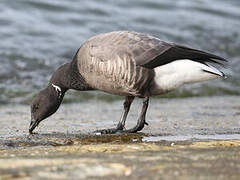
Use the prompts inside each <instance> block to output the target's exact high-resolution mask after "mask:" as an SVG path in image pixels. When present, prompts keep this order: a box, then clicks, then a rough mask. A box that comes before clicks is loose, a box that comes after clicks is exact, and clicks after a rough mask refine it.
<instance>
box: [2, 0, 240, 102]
mask: <svg viewBox="0 0 240 180" xmlns="http://www.w3.org/2000/svg"><path fill="white" fill-rule="evenodd" d="M116 30H117V31H118V30H129V31H139V32H143V33H148V34H151V35H154V36H157V37H159V38H160V39H162V40H166V41H171V42H176V43H179V44H183V45H187V46H190V47H193V48H199V49H201V50H205V51H208V52H211V53H215V54H217V55H219V56H222V57H224V58H226V59H228V60H229V64H228V66H227V69H225V70H223V71H224V72H225V73H226V74H227V75H228V79H226V80H215V81H211V82H205V83H200V84H194V85H188V86H184V87H183V88H180V89H179V90H177V91H175V92H173V93H170V94H168V95H165V97H166V96H168V97H189V96H212V95H240V78H239V77H240V1H239V0H228V1H226V0H211V1H209V0H194V1H190V0H168V1H166V0H131V1H128V0H120V1H115V0H104V1H99V0H83V1H77V0H68V1H62V0H41V1H36V0H18V1H9V0H2V1H1V2H0V63H1V64H0V104H7V103H17V104H18V103H20V104H29V102H30V101H31V99H32V97H33V96H34V95H35V94H36V93H37V92H38V91H39V90H40V89H43V88H45V87H46V86H47V83H48V80H49V78H50V76H51V74H52V73H53V72H54V71H55V70H56V69H57V68H58V66H60V65H61V64H63V63H65V62H67V61H70V60H71V59H72V57H73V56H74V54H75V52H76V50H77V49H78V48H79V47H80V45H81V44H82V43H84V41H86V40H87V39H88V38H89V37H91V36H94V35H96V34H99V33H104V32H109V31H116ZM93 98H98V99H103V100H114V98H119V97H117V96H109V95H105V94H103V93H99V92H91V93H89V92H87V93H81V92H76V91H70V92H69V93H68V94H67V96H66V97H65V103H66V102H77V101H82V100H87V99H93Z"/></svg>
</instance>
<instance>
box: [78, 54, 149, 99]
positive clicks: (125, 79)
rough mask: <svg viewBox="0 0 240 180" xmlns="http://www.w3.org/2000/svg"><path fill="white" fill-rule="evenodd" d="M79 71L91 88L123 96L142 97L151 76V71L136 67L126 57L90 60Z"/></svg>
mask: <svg viewBox="0 0 240 180" xmlns="http://www.w3.org/2000/svg"><path fill="white" fill-rule="evenodd" d="M82 67H83V66H82ZM81 69H82V70H81V72H80V73H81V74H82V75H83V76H84V79H85V80H86V82H87V83H88V84H89V85H90V86H91V87H92V88H94V89H97V90H101V91H105V92H108V93H111V94H117V95H124V96H131V95H132V96H139V97H141V96H144V94H145V91H146V89H147V88H146V84H147V82H148V79H149V78H150V75H151V74H153V71H152V70H148V69H146V68H143V67H138V66H136V65H135V62H134V61H133V60H132V59H131V58H129V57H127V56H126V57H121V58H120V57H119V56H117V57H116V58H115V59H113V60H109V61H97V60H94V59H92V61H88V63H87V64H86V65H85V66H84V68H81Z"/></svg>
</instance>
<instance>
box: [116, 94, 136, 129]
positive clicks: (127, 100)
mask: <svg viewBox="0 0 240 180" xmlns="http://www.w3.org/2000/svg"><path fill="white" fill-rule="evenodd" d="M133 100H134V96H126V98H125V101H124V103H123V107H124V111H123V113H122V116H121V119H120V121H119V123H118V125H117V130H123V129H125V122H126V119H127V115H128V112H129V109H130V107H131V104H132V102H133Z"/></svg>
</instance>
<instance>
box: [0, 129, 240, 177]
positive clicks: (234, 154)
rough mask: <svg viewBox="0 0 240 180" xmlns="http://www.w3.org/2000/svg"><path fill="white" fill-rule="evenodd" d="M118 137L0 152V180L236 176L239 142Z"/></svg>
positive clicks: (239, 164) (238, 172)
mask: <svg viewBox="0 0 240 180" xmlns="http://www.w3.org/2000/svg"><path fill="white" fill-rule="evenodd" d="M121 136H122V137H121ZM121 136H115V137H114V136H113V137H112V136H110V135H108V137H107V136H99V139H105V140H104V141H105V142H101V143H100V140H98V142H97V141H96V140H95V142H94V141H93V139H96V136H92V137H91V136H90V137H88V138H86V139H85V140H84V141H83V140H79V139H77V138H75V139H72V140H71V141H72V143H71V145H67V143H66V144H63V143H62V144H61V145H60V144H58V145H57V146H55V145H51V144H50V145H49V146H43V145H42V146H41V145H37V146H32V147H25V146H24V144H21V146H18V147H16V146H15V147H12V148H7V149H2V150H0V179H1V180H5V179H69V178H70V179H103V178H104V179H176V178H177V179H239V178H240V151H239V149H240V140H218V141H216V140H214V141H213V140H207V141H199V140H195V141H192V140H191V141H190V140H185V141H166V140H161V141H158V142H140V141H139V140H136V139H141V137H142V134H141V135H139V134H136V135H130V136H128V135H121ZM127 136H128V137H127ZM106 137H107V138H106ZM117 137H118V138H117ZM21 138H23V137H18V140H17V141H15V143H18V142H19V140H20V139H21ZM35 138H36V136H35ZM55 138H56V137H55ZM76 139H77V140H76ZM106 139H108V141H109V140H110V141H111V142H107V140H106ZM126 139H128V140H127V141H126ZM130 139H131V140H130ZM48 140H49V138H48ZM52 140H53V139H52ZM121 140H123V141H121ZM12 141H13V142H14V140H13V139H12ZM87 141H88V143H87ZM102 141H103V140H102ZM13 142H12V143H13ZM59 142H60V141H59Z"/></svg>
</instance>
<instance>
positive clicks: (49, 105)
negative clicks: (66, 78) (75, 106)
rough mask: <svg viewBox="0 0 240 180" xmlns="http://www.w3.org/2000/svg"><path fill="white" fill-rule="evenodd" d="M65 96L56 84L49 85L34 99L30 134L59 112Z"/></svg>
mask: <svg viewBox="0 0 240 180" xmlns="http://www.w3.org/2000/svg"><path fill="white" fill-rule="evenodd" d="M63 96H64V92H62V90H61V88H60V87H59V86H56V85H54V84H51V85H49V86H48V87H47V88H46V89H44V90H42V91H40V92H39V94H38V95H37V96H36V97H35V98H34V99H33V102H32V105H31V123H30V127H29V133H30V134H31V133H32V131H33V130H34V129H35V128H36V127H37V126H38V124H39V123H40V122H41V121H42V120H44V119H46V118H47V117H49V116H51V115H52V114H53V113H55V112H56V111H57V109H58V108H59V106H60V104H61V102H62V99H63Z"/></svg>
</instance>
